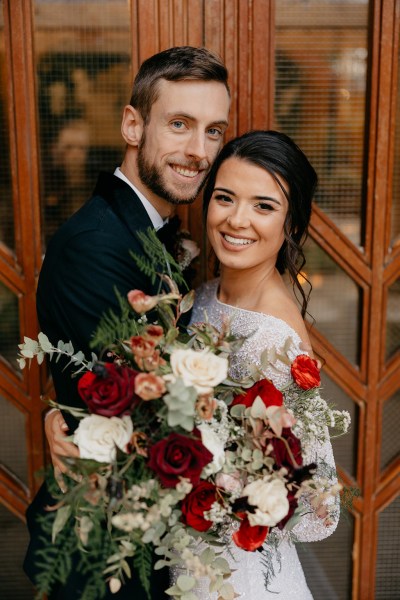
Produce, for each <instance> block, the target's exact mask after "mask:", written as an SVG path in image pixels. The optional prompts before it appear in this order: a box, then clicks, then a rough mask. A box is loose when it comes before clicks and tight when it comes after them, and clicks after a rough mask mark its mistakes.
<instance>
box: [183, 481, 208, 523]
mask: <svg viewBox="0 0 400 600" xmlns="http://www.w3.org/2000/svg"><path fill="white" fill-rule="evenodd" d="M216 489H217V488H216V487H215V485H214V484H213V483H209V482H208V481H200V483H199V484H198V485H196V487H195V488H193V489H192V491H191V492H190V494H188V495H187V496H186V498H185V499H184V500H183V502H182V507H181V510H182V521H183V522H184V523H186V525H189V526H190V527H193V529H196V531H207V530H208V529H210V527H211V525H212V521H208V520H207V519H205V518H204V513H205V512H206V511H207V510H210V508H211V506H212V505H213V504H214V502H215V501H216V499H217V496H216Z"/></svg>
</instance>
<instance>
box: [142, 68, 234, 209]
mask: <svg viewBox="0 0 400 600" xmlns="http://www.w3.org/2000/svg"><path fill="white" fill-rule="evenodd" d="M229 104H230V100H229V95H228V92H227V90H226V88H225V86H224V85H223V84H222V83H219V82H216V81H191V80H187V81H173V82H172V81H165V80H162V81H161V82H160V87H159V97H158V99H157V100H156V102H154V104H153V106H152V107H151V111H150V116H149V121H148V123H147V124H146V125H145V127H144V130H143V134H142V138H141V140H140V144H139V149H138V172H139V178H140V180H141V183H142V184H143V185H144V186H145V188H146V190H145V195H146V196H147V197H148V199H149V200H150V201H151V200H152V196H153V197H154V196H156V197H158V198H162V199H163V200H166V201H167V202H169V203H170V204H189V203H191V202H193V201H194V200H195V199H196V197H197V196H198V194H199V191H200V190H201V188H202V186H203V185H204V182H205V178H206V176H207V174H208V171H209V170H210V167H211V165H212V163H213V162H214V160H215V158H216V156H217V154H218V152H219V150H220V148H221V145H222V138H223V134H224V131H225V129H226V127H227V125H228V115H229Z"/></svg>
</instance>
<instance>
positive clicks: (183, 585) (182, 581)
mask: <svg viewBox="0 0 400 600" xmlns="http://www.w3.org/2000/svg"><path fill="white" fill-rule="evenodd" d="M176 585H177V586H178V588H179V589H180V590H182V592H188V591H189V590H191V589H193V588H194V586H195V585H196V580H195V578H194V577H191V576H190V575H179V577H178V579H177V580H176Z"/></svg>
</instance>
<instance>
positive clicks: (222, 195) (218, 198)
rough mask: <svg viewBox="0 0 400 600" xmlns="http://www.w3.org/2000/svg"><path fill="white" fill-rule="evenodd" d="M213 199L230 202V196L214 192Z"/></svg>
mask: <svg viewBox="0 0 400 600" xmlns="http://www.w3.org/2000/svg"><path fill="white" fill-rule="evenodd" d="M214 198H215V200H218V202H231V201H232V198H230V197H229V196H226V195H225V194H216V195H215V196H214Z"/></svg>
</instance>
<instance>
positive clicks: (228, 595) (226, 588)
mask: <svg viewBox="0 0 400 600" xmlns="http://www.w3.org/2000/svg"><path fill="white" fill-rule="evenodd" d="M218 593H219V595H220V596H221V598H223V599H224V600H235V597H236V596H235V590H234V589H233V586H232V585H231V584H230V583H224V585H222V586H221V587H220V588H219V590H218Z"/></svg>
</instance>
